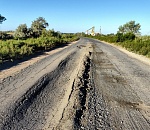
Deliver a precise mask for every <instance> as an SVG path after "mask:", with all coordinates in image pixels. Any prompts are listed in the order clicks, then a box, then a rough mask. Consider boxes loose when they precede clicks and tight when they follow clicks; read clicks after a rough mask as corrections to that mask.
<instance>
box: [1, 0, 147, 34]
mask: <svg viewBox="0 0 150 130" xmlns="http://www.w3.org/2000/svg"><path fill="white" fill-rule="evenodd" d="M0 5H1V6H0V14H1V15H2V16H5V17H6V18H7V20H6V21H4V22H3V24H1V25H0V30H15V29H16V28H17V27H18V26H19V25H20V24H24V23H26V24H27V26H28V27H30V25H31V23H32V21H34V20H35V19H36V18H38V17H40V16H41V17H44V18H45V19H46V21H47V22H48V23H49V28H48V29H54V30H55V31H60V32H84V31H85V30H87V29H89V28H91V27H92V26H95V30H96V32H99V29H100V26H101V28H102V33H103V34H108V33H116V32H117V30H118V27H119V26H120V25H123V24H125V23H126V22H129V21H130V20H135V21H136V23H140V24H141V33H142V34H143V35H145V34H149V35H150V7H149V6H150V0H72V1H71V0H0Z"/></svg>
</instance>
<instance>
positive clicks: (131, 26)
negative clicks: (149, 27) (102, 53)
mask: <svg viewBox="0 0 150 130" xmlns="http://www.w3.org/2000/svg"><path fill="white" fill-rule="evenodd" d="M140 28H141V25H140V24H139V23H135V21H129V22H127V23H126V24H124V25H122V26H120V27H119V28H118V29H119V31H118V32H119V33H123V34H125V33H133V34H135V35H136V34H140V31H139V30H140Z"/></svg>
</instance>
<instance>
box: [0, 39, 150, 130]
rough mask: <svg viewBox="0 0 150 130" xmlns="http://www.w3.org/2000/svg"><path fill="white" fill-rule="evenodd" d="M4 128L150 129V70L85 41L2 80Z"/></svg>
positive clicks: (0, 118)
mask: <svg viewBox="0 0 150 130" xmlns="http://www.w3.org/2000/svg"><path fill="white" fill-rule="evenodd" d="M0 129H1V130H118V129H122V130H142V129H143V130H148V129H150V66H149V65H147V64H145V63H143V62H141V61H139V60H137V59H134V58H131V57H130V56H129V55H127V54H125V53H123V52H121V51H120V50H118V49H117V48H115V47H113V46H110V45H108V44H105V43H102V42H99V41H97V40H93V39H88V38H81V39H80V40H79V41H78V42H77V43H76V44H73V45H72V46H69V47H67V48H66V49H64V50H62V51H59V52H57V53H55V54H53V55H50V56H48V57H46V58H44V59H42V60H40V61H39V62H37V63H35V64H33V65H31V66H28V67H27V68H25V69H23V70H21V71H20V72H19V73H17V74H15V75H13V76H9V77H7V78H5V79H1V82H0Z"/></svg>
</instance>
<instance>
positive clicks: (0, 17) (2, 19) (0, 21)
mask: <svg viewBox="0 0 150 130" xmlns="http://www.w3.org/2000/svg"><path fill="white" fill-rule="evenodd" d="M5 20H6V18H5V17H4V16H2V15H1V14H0V24H2V22H3V21H5Z"/></svg>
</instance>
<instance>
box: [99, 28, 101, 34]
mask: <svg viewBox="0 0 150 130" xmlns="http://www.w3.org/2000/svg"><path fill="white" fill-rule="evenodd" d="M99 33H100V35H101V26H100V30H99Z"/></svg>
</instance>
